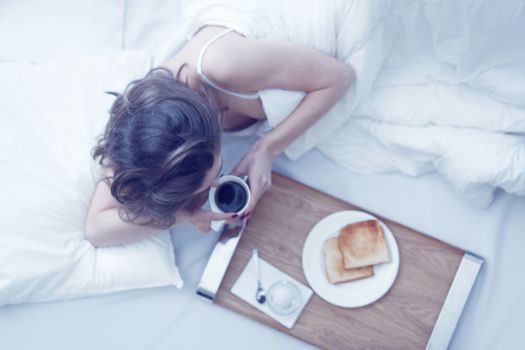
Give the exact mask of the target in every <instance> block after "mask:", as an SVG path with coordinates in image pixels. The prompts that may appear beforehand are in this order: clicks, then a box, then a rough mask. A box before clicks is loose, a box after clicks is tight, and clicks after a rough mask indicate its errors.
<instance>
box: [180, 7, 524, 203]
mask: <svg viewBox="0 0 525 350" xmlns="http://www.w3.org/2000/svg"><path fill="white" fill-rule="evenodd" d="M186 16H187V18H193V21H192V22H191V23H190V24H189V27H188V28H187V30H188V32H189V34H190V35H191V34H192V32H193V31H194V30H196V29H197V28H199V27H200V26H202V25H205V24H220V25H225V26H228V27H232V28H234V29H236V30H237V31H239V32H241V33H243V34H244V35H246V36H249V37H257V38H273V39H284V40H291V41H294V42H298V43H301V44H304V45H307V46H310V47H313V48H316V49H318V50H321V51H323V52H326V53H328V54H331V55H333V56H335V57H337V58H339V59H341V60H343V61H345V62H347V63H349V64H351V65H352V66H353V67H354V69H355V70H356V76H357V78H356V82H355V85H354V87H353V88H352V89H351V90H350V91H349V92H348V93H347V94H346V95H345V96H344V97H343V98H342V100H341V101H340V102H339V103H338V104H337V105H336V106H334V108H332V109H331V110H330V112H329V113H328V114H327V115H326V116H324V117H323V118H322V119H321V121H319V122H318V123H317V124H316V125H314V126H313V127H312V128H311V129H310V130H308V131H307V132H306V133H305V134H304V135H302V136H301V137H300V138H299V139H298V140H297V141H295V142H294V143H293V144H292V145H291V146H290V147H288V149H287V150H286V151H285V153H286V154H287V156H289V157H290V158H292V159H296V158H298V157H300V156H301V155H302V154H304V153H305V152H306V151H308V150H310V149H311V148H312V147H317V148H318V149H319V150H321V151H322V152H323V153H324V154H325V155H327V156H328V157H330V158H332V159H333V160H334V161H336V162H337V163H339V164H341V165H343V166H345V167H346V168H348V169H350V170H352V171H355V172H360V173H369V174H372V173H379V172H389V171H401V172H403V173H405V174H408V175H412V176H415V175H418V174H421V173H423V172H428V171H437V172H439V173H440V174H441V175H442V176H443V177H444V178H445V179H446V180H447V181H448V182H449V183H450V184H451V185H452V187H453V188H454V190H455V191H456V192H457V193H458V194H459V195H460V196H461V197H462V198H464V199H466V200H468V201H469V202H471V203H473V204H475V205H479V206H487V205H488V204H490V202H491V200H492V198H493V194H494V190H495V189H497V188H501V189H503V190H505V191H507V192H510V193H515V194H519V195H523V194H525V137H524V135H525V45H524V44H525V4H524V3H520V2H498V1H493V0H492V1H491V0H461V1H459V0H450V1H444V0H440V1H438V0H428V1H416V0H412V1H399V0H394V1H389V0H378V1H370V0H354V1H338V0H330V1H308V2H306V1H293V0H289V1H285V2H282V1H276V0H275V1H268V0H264V1H263V0H260V1H257V0H252V1H227V2H226V4H217V1H204V2H203V1H199V2H195V1H192V2H190V3H189V5H188V6H187V8H186ZM303 96H304V93H302V92H293V91H282V90H266V91H261V98H262V101H263V105H264V109H265V111H266V114H267V116H268V123H267V125H265V126H263V127H262V128H261V129H260V130H259V132H260V133H263V132H265V131H267V130H268V128H270V127H273V126H275V125H277V124H278V123H280V122H281V121H282V120H284V119H285V118H286V117H287V116H288V115H289V113H290V112H291V111H293V109H294V108H295V107H296V106H297V104H298V103H299V102H300V101H301V99H302V97H303Z"/></svg>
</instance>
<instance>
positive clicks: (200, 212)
mask: <svg viewBox="0 0 525 350" xmlns="http://www.w3.org/2000/svg"><path fill="white" fill-rule="evenodd" d="M236 218H237V214H235V213H214V212H211V211H208V210H204V209H202V208H197V209H195V210H191V211H190V210H181V211H179V212H178V213H177V222H178V223H181V222H188V223H190V224H192V225H193V226H194V227H195V228H196V229H197V231H199V232H200V233H206V232H209V231H211V222H212V221H215V220H225V221H226V222H228V223H233V222H235V221H236V220H237V219H236Z"/></svg>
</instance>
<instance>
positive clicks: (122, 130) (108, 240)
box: [85, 25, 354, 246]
mask: <svg viewBox="0 0 525 350" xmlns="http://www.w3.org/2000/svg"><path fill="white" fill-rule="evenodd" d="M353 80H354V71H353V69H352V66H351V65H349V64H346V63H344V62H342V61H341V60H338V59H337V58H335V57H333V56H331V55H328V54H326V53H323V52H321V51H318V50H315V49H312V48H308V47H306V46H303V45H301V44H296V43H294V42H290V41H283V40H272V39H264V38H260V39H255V38H250V37H246V36H245V35H243V34H241V33H239V32H237V31H234V30H232V29H230V28H227V27H225V26H223V25H203V26H201V27H200V28H199V29H198V31H196V32H195V34H194V35H193V36H192V37H191V39H189V40H188V42H187V43H186V44H185V46H184V47H183V48H182V49H181V50H180V51H179V52H178V53H177V55H176V56H175V57H173V58H172V59H170V60H168V61H167V62H165V64H164V68H163V69H162V70H153V71H152V72H150V73H149V74H148V75H147V76H146V77H145V78H144V79H141V80H138V81H135V82H133V83H131V84H130V85H129V86H128V88H127V89H126V90H125V91H124V93H123V94H122V95H118V96H117V99H116V100H115V102H114V104H113V106H112V108H111V116H110V121H109V123H108V125H107V128H106V131H105V134H104V136H103V138H102V139H101V140H100V142H99V145H98V146H97V147H96V149H95V152H94V156H95V158H97V157H98V158H100V162H101V164H103V166H104V169H105V170H106V174H107V177H106V178H105V181H100V182H99V183H98V185H97V187H96V190H95V194H94V196H93V199H92V203H91V206H90V208H89V212H88V216H87V221H86V227H85V234H86V238H87V239H88V240H89V241H91V242H92V243H93V244H94V245H96V246H107V245H118V244H126V243H130V242H133V241H136V240H140V239H143V238H146V237H148V236H150V235H153V234H156V233H158V232H160V230H161V229H166V228H169V227H172V226H173V225H176V224H179V223H185V222H189V223H191V224H193V225H194V226H195V227H196V228H197V229H198V230H199V231H201V232H206V231H209V229H210V222H211V221H212V220H219V219H220V220H227V221H230V222H231V221H235V220H246V219H247V218H249V215H250V213H251V212H252V211H253V209H254V207H255V205H256V203H257V201H258V199H259V198H260V197H261V196H262V194H263V193H264V192H265V191H266V190H267V189H268V188H269V187H270V179H271V167H272V161H273V159H274V158H275V157H277V156H278V155H279V154H281V153H282V152H283V151H284V150H285V148H287V147H288V146H289V145H290V144H291V143H292V142H293V141H294V140H296V139H297V138H298V137H299V136H300V135H301V134H302V133H304V132H305V131H306V130H307V129H308V128H309V127H310V126H311V125H312V124H314V123H316V122H317V121H319V120H320V119H321V118H322V117H323V115H325V113H326V112H327V111H329V110H330V109H331V108H332V106H333V105H334V104H335V103H336V102H337V101H338V100H339V99H340V98H341V96H343V94H344V93H345V91H346V90H347V89H349V87H350V86H351V84H352V83H353ZM269 89H281V90H291V91H302V92H304V97H303V98H302V100H301V101H300V103H298V105H297V107H296V108H295V109H294V110H293V111H292V112H291V113H290V114H289V115H288V116H287V118H286V119H285V120H284V121H283V122H281V123H280V124H279V125H276V126H275V127H274V128H273V129H272V130H270V131H269V132H267V133H266V134H265V135H264V136H263V137H261V138H260V139H259V140H258V141H257V142H256V143H255V144H254V145H253V147H252V148H251V150H250V151H249V152H248V153H247V154H246V155H245V156H244V157H243V158H242V159H241V161H240V162H239V163H238V164H237V166H236V167H235V168H234V170H233V174H236V175H248V178H249V184H250V188H251V191H252V194H253V196H252V198H253V199H252V202H251V203H250V205H249V208H248V209H247V211H246V214H245V215H244V216H243V217H241V218H238V217H236V215H235V214H234V213H224V214H217V213H211V212H208V211H205V210H203V209H201V208H200V206H201V204H202V203H203V201H204V200H205V198H206V194H207V191H208V189H209V187H210V186H213V183H214V181H215V179H216V177H217V176H218V175H219V173H220V169H221V165H222V152H221V149H220V131H221V129H222V130H224V131H237V130H241V129H244V128H246V127H249V126H250V125H252V124H254V123H257V122H258V121H260V120H264V119H265V118H266V113H265V110H264V109H263V105H262V103H261V99H260V96H259V93H258V92H259V91H262V90H269Z"/></svg>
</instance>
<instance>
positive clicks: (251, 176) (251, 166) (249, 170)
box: [232, 139, 274, 219]
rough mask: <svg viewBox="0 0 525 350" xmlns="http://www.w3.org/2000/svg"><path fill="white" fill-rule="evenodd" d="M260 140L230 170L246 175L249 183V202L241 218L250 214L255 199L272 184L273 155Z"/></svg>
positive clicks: (235, 173)
mask: <svg viewBox="0 0 525 350" xmlns="http://www.w3.org/2000/svg"><path fill="white" fill-rule="evenodd" d="M261 140H262V139H261ZM261 140H259V141H258V142H256V143H255V144H254V145H253V147H252V149H251V150H250V151H249V152H248V153H246V154H245V155H244V157H243V158H242V159H241V160H240V161H239V163H238V164H237V165H236V166H235V168H234V169H233V170H232V175H237V176H244V175H247V176H248V182H249V184H250V192H251V195H252V198H251V202H250V204H249V205H248V208H246V210H245V212H244V214H243V216H242V217H241V219H244V218H248V217H249V216H250V214H251V213H252V212H253V209H254V208H255V205H256V204H257V201H258V200H259V199H260V198H261V196H262V195H263V194H264V192H266V191H267V190H268V189H270V187H271V185H272V161H273V159H274V156H273V155H272V153H271V152H269V150H268V148H267V147H265V146H264V145H263V142H262V141H261Z"/></svg>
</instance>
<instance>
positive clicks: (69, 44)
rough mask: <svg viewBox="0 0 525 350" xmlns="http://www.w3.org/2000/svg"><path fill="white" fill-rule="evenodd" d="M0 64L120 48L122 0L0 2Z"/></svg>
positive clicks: (6, 0)
mask: <svg viewBox="0 0 525 350" xmlns="http://www.w3.org/2000/svg"><path fill="white" fill-rule="evenodd" d="M0 7H1V8H0V43H2V45H0V60H3V61H16V60H23V61H32V62H36V61H42V60H50V59H57V58H63V57H73V56H80V55H84V54H94V53H101V52H108V51H114V50H119V49H121V48H122V38H123V30H124V28H123V23H124V0H74V1H71V0H23V1H19V0H2V5H1V6H0Z"/></svg>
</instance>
